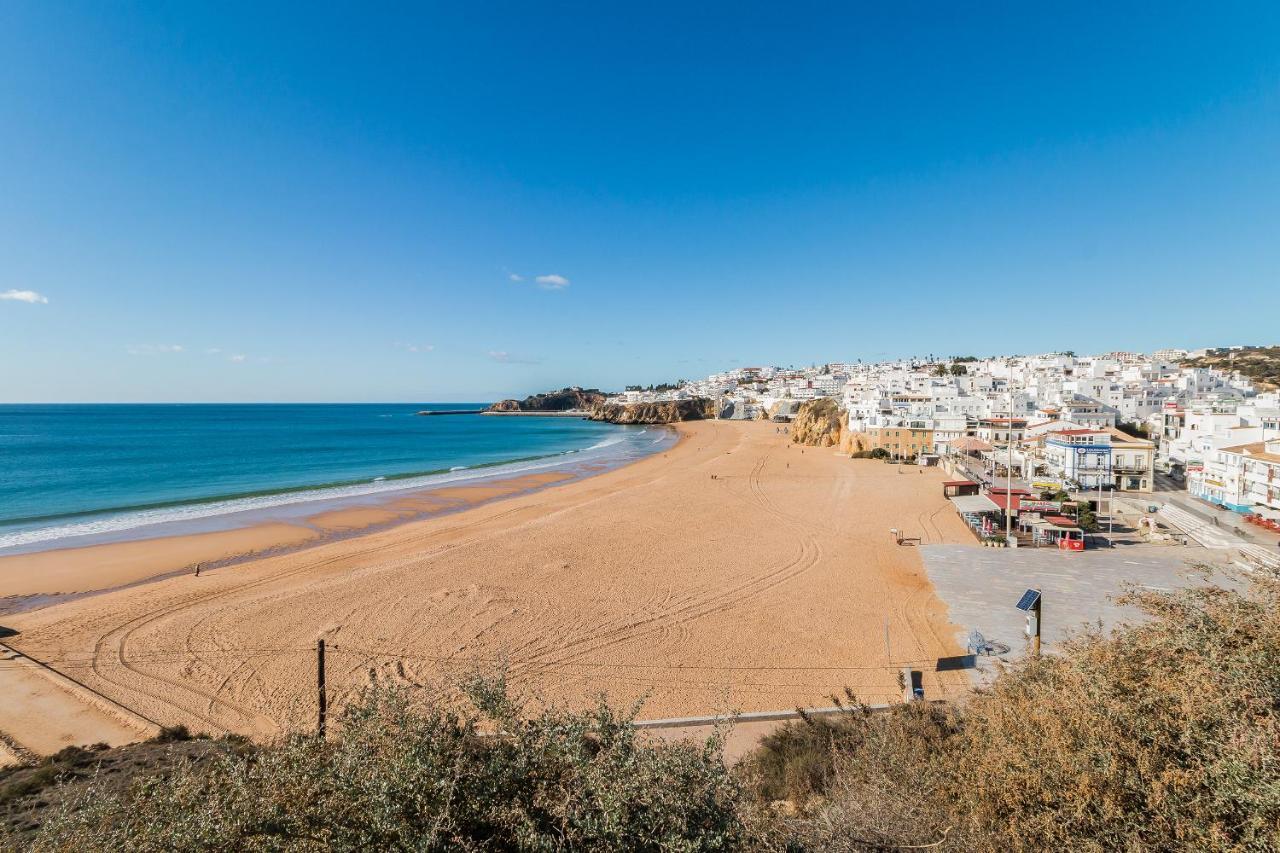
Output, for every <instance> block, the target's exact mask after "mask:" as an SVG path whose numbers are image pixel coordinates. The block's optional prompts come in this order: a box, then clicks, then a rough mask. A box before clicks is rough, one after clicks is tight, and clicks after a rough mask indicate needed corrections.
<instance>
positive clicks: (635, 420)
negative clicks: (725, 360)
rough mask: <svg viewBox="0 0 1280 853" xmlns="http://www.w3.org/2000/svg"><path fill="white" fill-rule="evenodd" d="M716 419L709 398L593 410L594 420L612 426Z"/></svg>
mask: <svg viewBox="0 0 1280 853" xmlns="http://www.w3.org/2000/svg"><path fill="white" fill-rule="evenodd" d="M715 416H716V411H715V404H714V403H713V402H712V401H711V400H709V399H707V398H706V397H694V398H693V399H691V400H668V401H666V402H661V403H625V404H619V403H607V404H603V405H598V406H596V407H594V408H593V409H592V410H591V420H593V421H606V422H608V423H611V424H670V423H677V422H679V421H702V420H710V419H711V418H714V417H715Z"/></svg>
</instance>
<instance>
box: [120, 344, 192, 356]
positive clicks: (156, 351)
mask: <svg viewBox="0 0 1280 853" xmlns="http://www.w3.org/2000/svg"><path fill="white" fill-rule="evenodd" d="M182 351H183V347H182V345H181V344H137V345H135V346H131V347H129V355H164V354H167V353H175V352H182Z"/></svg>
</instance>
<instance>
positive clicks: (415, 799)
mask: <svg viewBox="0 0 1280 853" xmlns="http://www.w3.org/2000/svg"><path fill="white" fill-rule="evenodd" d="M466 693H467V695H468V696H469V697H470V700H471V704H470V705H463V706H462V710H456V709H454V707H451V705H450V703H447V702H443V701H437V702H432V703H430V704H426V705H425V706H424V705H422V704H420V703H418V702H415V701H412V700H411V698H410V696H409V694H407V693H405V692H401V691H398V690H394V689H386V690H380V691H376V692H370V693H368V694H367V695H366V696H365V697H364V698H363V699H362V700H360V701H358V702H356V703H354V704H353V705H352V706H350V707H349V708H348V709H347V710H346V711H345V712H344V713H343V715H342V716H341V718H340V721H339V725H338V726H337V731H336V732H335V736H334V737H333V738H332V739H331V740H329V741H327V742H325V741H321V740H318V739H317V738H315V737H310V736H293V737H289V738H287V739H285V740H283V741H281V742H279V743H276V744H273V745H271V746H270V747H267V748H264V749H261V750H258V751H254V752H251V753H248V754H239V753H226V754H223V755H220V756H218V757H217V758H215V759H213V760H212V761H210V762H208V763H206V764H205V765H203V766H201V767H199V768H195V767H193V766H191V765H186V766H184V767H179V768H178V769H177V770H176V771H175V772H173V773H172V774H171V775H170V776H169V778H160V777H150V778H148V779H144V780H141V781H140V782H138V783H136V784H135V785H133V786H132V787H131V788H130V789H129V791H128V792H127V794H126V795H124V796H114V797H113V796H99V792H95V791H91V792H90V793H89V794H88V795H87V796H86V797H84V798H83V800H82V801H81V802H78V803H75V804H74V805H73V806H72V807H71V808H68V809H65V810H64V812H63V813H62V814H61V815H59V816H58V817H57V818H55V819H54V820H52V821H50V822H49V823H48V824H47V825H46V826H45V828H44V830H43V831H42V833H41V834H40V835H39V836H38V838H37V840H36V843H35V845H34V849H38V850H81V849H83V850H102V849H107V850H155V851H161V850H175V849H177V850H356V849H360V850H415V851H416V850H446V849H447V850H479V849H486V850H487V849H500V850H562V849H599V850H618V849H630V850H724V849H730V848H733V847H735V846H739V845H740V844H741V841H742V839H741V824H740V820H739V818H738V815H737V811H736V803H737V800H738V796H739V793H738V788H737V786H736V783H735V782H734V781H733V779H732V778H731V777H730V775H729V774H728V772H727V771H726V770H725V768H724V766H723V763H722V761H721V755H720V742H719V740H718V739H717V738H712V739H711V740H709V741H707V742H706V743H703V744H700V745H692V744H688V743H680V744H665V743H649V742H647V741H643V740H641V739H640V738H639V736H638V734H637V731H636V730H635V728H634V727H633V726H632V725H631V718H630V716H627V715H620V714H617V713H616V712H614V711H612V710H610V709H609V708H608V707H606V706H604V705H601V706H600V707H599V708H597V709H596V710H594V711H592V712H588V713H571V712H567V711H562V710H556V709H552V710H546V711H542V712H541V713H538V714H536V715H533V716H531V717H526V716H525V714H524V713H523V709H522V708H521V707H520V706H519V705H518V704H516V703H515V702H513V701H512V700H511V699H510V698H509V697H508V696H507V693H506V690H505V685H504V684H503V683H502V682H501V680H497V681H495V680H480V679H478V680H473V681H471V682H469V683H468V684H467V685H466ZM454 705H455V706H456V703H454Z"/></svg>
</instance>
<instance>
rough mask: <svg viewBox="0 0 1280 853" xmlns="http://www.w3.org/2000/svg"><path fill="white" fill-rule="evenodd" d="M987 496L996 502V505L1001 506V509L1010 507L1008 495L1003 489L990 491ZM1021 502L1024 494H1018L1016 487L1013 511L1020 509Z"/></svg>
mask: <svg viewBox="0 0 1280 853" xmlns="http://www.w3.org/2000/svg"><path fill="white" fill-rule="evenodd" d="M987 497H989V498H991V500H992V502H993V503H995V505H996V506H998V507H1000V509H1008V508H1009V501H1008V496H1007V495H1005V493H1004V492H1003V491H1000V492H988V493H987ZM1021 503H1022V495H1020V494H1018V492H1017V490H1016V489H1015V490H1014V492H1013V511H1014V512H1017V511H1018V507H1019V505H1020V504H1021Z"/></svg>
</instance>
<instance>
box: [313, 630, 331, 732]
mask: <svg viewBox="0 0 1280 853" xmlns="http://www.w3.org/2000/svg"><path fill="white" fill-rule="evenodd" d="M316 690H317V691H318V694H319V695H318V699H319V702H318V705H317V710H318V712H319V716H318V717H317V721H316V734H317V735H319V736H320V737H321V738H323V737H324V724H325V715H326V713H327V712H328V710H329V701H328V698H327V697H326V696H325V689H324V638H323V637H321V638H320V639H319V640H316Z"/></svg>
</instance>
